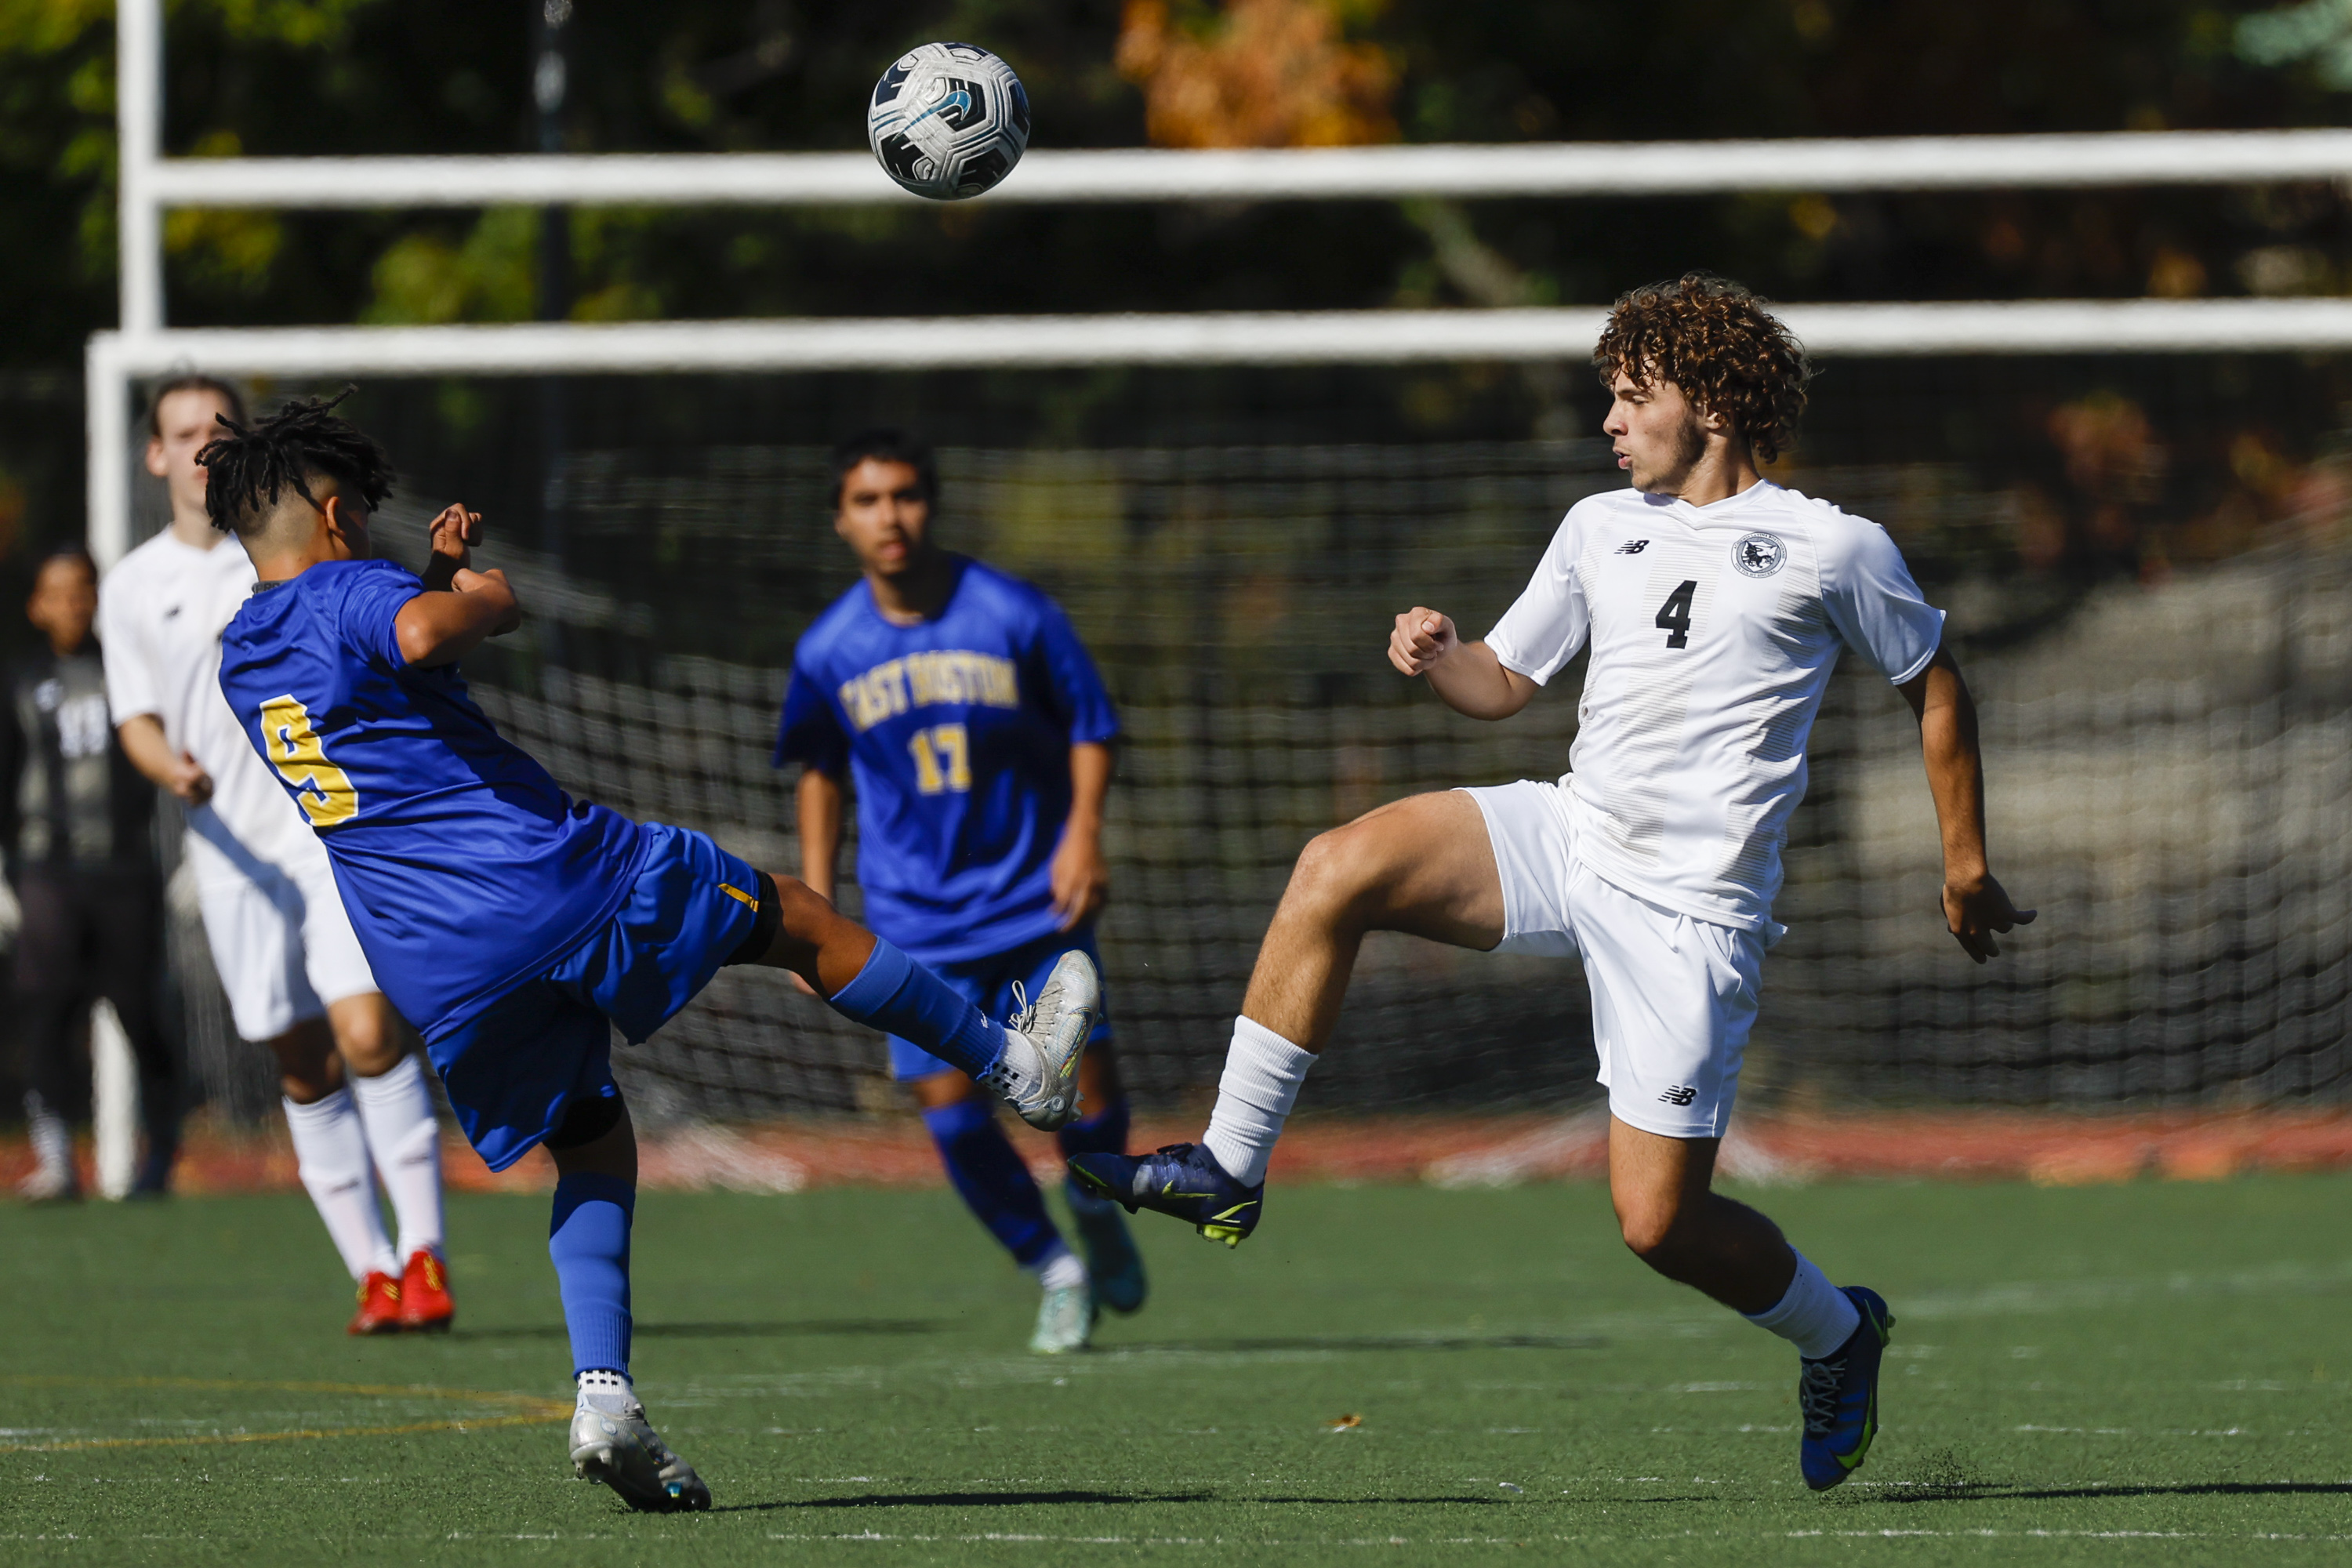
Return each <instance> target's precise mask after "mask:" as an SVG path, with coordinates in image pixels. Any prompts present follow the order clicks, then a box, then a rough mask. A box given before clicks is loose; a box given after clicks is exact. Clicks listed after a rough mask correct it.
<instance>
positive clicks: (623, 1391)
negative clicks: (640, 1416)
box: [572, 1369, 645, 1415]
mask: <svg viewBox="0 0 2352 1568" xmlns="http://www.w3.org/2000/svg"><path fill="white" fill-rule="evenodd" d="M579 1384H580V1394H579V1398H578V1399H577V1400H576V1401H575V1402H574V1403H573V1405H572V1408H573V1409H575V1410H596V1411H601V1412H603V1413H604V1415H629V1414H631V1413H632V1412H634V1411H637V1410H643V1409H644V1408H645V1406H644V1405H640V1404H638V1403H637V1389H636V1385H635V1384H633V1383H631V1382H630V1381H629V1374H628V1373H625V1372H606V1371H603V1370H601V1369H600V1370H598V1371H595V1372H583V1373H580V1374H579Z"/></svg>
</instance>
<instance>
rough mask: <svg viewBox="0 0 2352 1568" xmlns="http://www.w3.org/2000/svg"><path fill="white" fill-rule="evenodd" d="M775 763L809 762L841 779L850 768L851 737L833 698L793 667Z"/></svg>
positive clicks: (780, 726)
mask: <svg viewBox="0 0 2352 1568" xmlns="http://www.w3.org/2000/svg"><path fill="white" fill-rule="evenodd" d="M774 762H775V765H776V766H778V767H780V768H781V767H782V766H783V765H784V764H785V763H807V764H808V765H809V766H810V767H813V768H814V769H815V770H816V771H817V772H819V773H829V774H831V775H833V776H834V777H835V778H838V777H839V776H840V775H841V774H843V773H846V772H847V771H848V769H849V736H848V735H847V734H846V733H845V732H844V731H843V730H842V728H841V719H840V716H839V715H837V714H836V713H835V712H834V710H833V700H832V699H831V698H829V697H828V696H826V695H825V693H824V690H823V689H821V688H819V687H818V685H817V683H816V682H815V681H814V680H811V679H809V678H808V677H807V676H806V675H805V674H803V672H802V670H801V668H800V666H798V665H794V666H793V678H792V679H791V680H790V681H789V682H788V683H787V684H786V685H785V687H784V716H783V720H782V722H781V723H780V724H778V725H777V727H776V752H775V757H774Z"/></svg>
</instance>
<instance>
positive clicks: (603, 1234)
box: [547, 1173, 637, 1375]
mask: <svg viewBox="0 0 2352 1568" xmlns="http://www.w3.org/2000/svg"><path fill="white" fill-rule="evenodd" d="M636 1205H637V1189H636V1186H635V1184H633V1183H630V1182H625V1181H623V1180H622V1179H621V1178H620V1177H618V1176H606V1175H600V1174H596V1173H575V1174H572V1175H569V1176H565V1177H563V1178H562V1179H561V1180H560V1181H558V1182H557V1183H556V1184H555V1210H554V1213H553V1215H551V1218H550V1219H549V1222H548V1226H547V1256H548V1258H550V1259H551V1260H552V1261H553V1263H554V1264H555V1282H556V1286H557V1288H558V1289H560V1290H562V1294H563V1326H564V1327H565V1328H566V1329H567V1330H569V1331H571V1335H572V1372H573V1373H574V1375H577V1374H578V1373H583V1372H594V1371H604V1372H617V1373H622V1374H623V1375H626V1374H627V1373H628V1370H629V1221H630V1218H631V1216H632V1215H634V1214H635V1210H636Z"/></svg>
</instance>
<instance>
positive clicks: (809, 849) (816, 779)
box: [793, 768, 841, 900]
mask: <svg viewBox="0 0 2352 1568" xmlns="http://www.w3.org/2000/svg"><path fill="white" fill-rule="evenodd" d="M793 807H794V811H793V815H794V816H795V817H796V818H797V819H798V824H799V827H800V836H801V880H802V881H803V882H806V883H807V884H808V886H809V890H810V891H811V892H813V893H814V894H815V895H816V896H817V897H819V898H821V899H825V900H831V899H832V897H833V890H834V889H833V884H834V875H835V867H836V866H837V865H838V863H839V861H840V858H841V784H840V781H838V780H836V779H834V778H831V777H828V776H827V775H825V774H824V773H820V772H818V771H817V770H816V769H814V768H811V769H809V770H808V771H807V772H805V773H802V774H801V783H800V788H799V789H798V790H796V791H795V792H794V793H793Z"/></svg>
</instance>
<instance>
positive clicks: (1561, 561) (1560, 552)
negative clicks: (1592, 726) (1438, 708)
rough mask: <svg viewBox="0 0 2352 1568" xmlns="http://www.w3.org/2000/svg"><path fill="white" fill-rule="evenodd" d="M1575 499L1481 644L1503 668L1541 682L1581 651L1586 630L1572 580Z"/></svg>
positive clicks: (1586, 613)
mask: <svg viewBox="0 0 2352 1568" xmlns="http://www.w3.org/2000/svg"><path fill="white" fill-rule="evenodd" d="M1580 510H1582V505H1581V503H1580V504H1579V505H1578V506H1576V507H1572V508H1570V510H1569V513H1568V515H1567V516H1566V517H1564V518H1562V519H1561V520H1560V524H1559V531H1558V532H1556V533H1554V534H1553V535H1552V536H1551V543H1550V545H1549V547H1548V548H1546V550H1545V551H1544V552H1543V558H1542V559H1541V560H1539V561H1538V562H1537V563H1536V572H1535V575H1534V576H1533V577H1531V578H1529V579H1528V585H1527V587H1526V589H1525V590H1523V591H1522V592H1521V593H1520V595H1519V596H1518V599H1517V602H1515V603H1514V604H1513V605H1511V607H1510V608H1509V609H1507V610H1506V611H1504V612H1503V618H1502V619H1501V620H1499V621H1496V623H1495V629H1494V630H1493V631H1490V632H1488V633H1487V634H1486V646H1487V647H1490V648H1492V649H1494V651H1495V658H1496V659H1498V660H1499V661H1500V662H1501V663H1502V666H1503V668H1505V669H1507V670H1511V671H1514V672H1516V673H1517V674H1520V675H1524V676H1526V677H1527V678H1528V679H1529V680H1532V681H1534V682H1535V683H1536V684H1537V685H1538V686H1541V685H1543V684H1545V683H1546V682H1548V681H1549V680H1550V679H1551V678H1552V677H1553V676H1555V675H1558V674H1559V672H1560V670H1561V669H1562V668H1565V667H1566V666H1567V664H1568V661H1569V660H1570V659H1572V658H1575V657H1576V656H1577V655H1578V654H1580V653H1581V652H1582V651H1584V641H1585V638H1586V637H1588V636H1589V635H1591V630H1592V616H1591V610H1590V608H1589V607H1588V606H1587V605H1586V604H1585V602H1584V585H1583V584H1581V583H1580V582H1579V581H1578V580H1577V575H1576V558H1577V554H1578V552H1579V550H1580V545H1579V543H1578V542H1579V541H1580V539H1581V538H1582V537H1583V532H1584V531H1583V529H1582V528H1581V527H1580V523H1579V520H1578V517H1577V513H1578V512H1579V511H1580Z"/></svg>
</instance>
